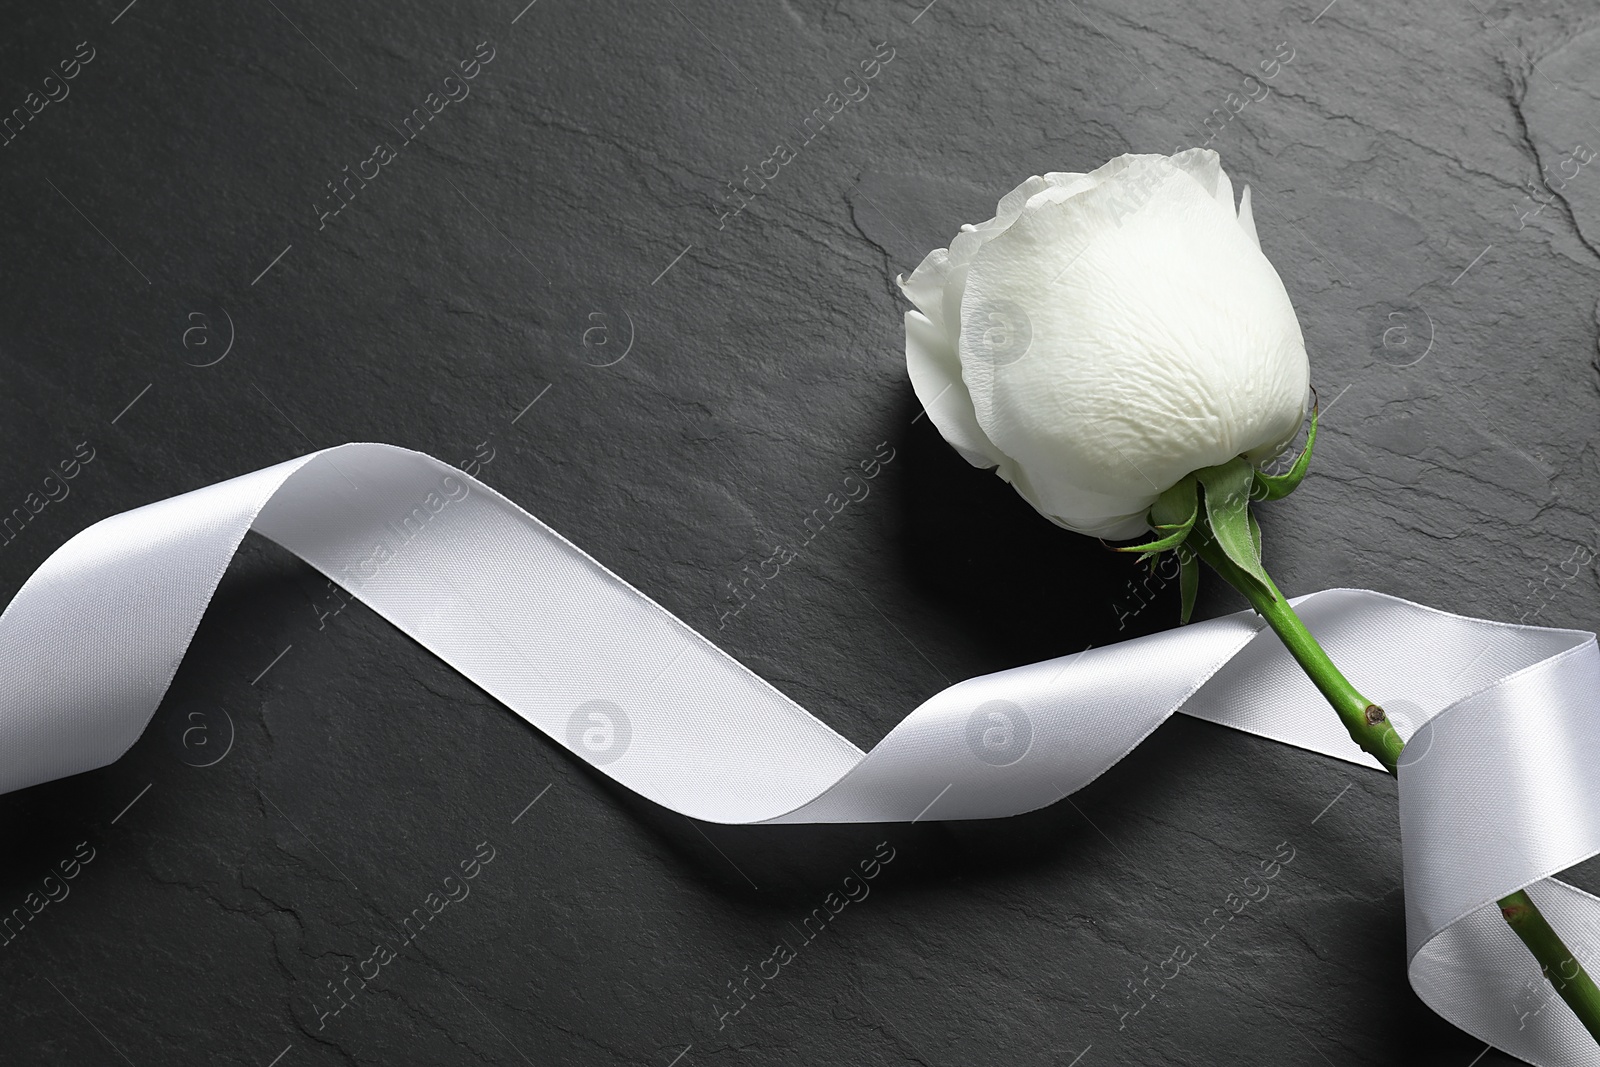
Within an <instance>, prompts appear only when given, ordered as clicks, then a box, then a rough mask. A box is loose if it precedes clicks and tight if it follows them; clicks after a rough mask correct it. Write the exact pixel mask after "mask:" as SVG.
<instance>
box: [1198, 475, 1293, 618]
mask: <svg viewBox="0 0 1600 1067" xmlns="http://www.w3.org/2000/svg"><path fill="white" fill-rule="evenodd" d="M1254 475H1255V469H1254V468H1253V467H1251V466H1250V463H1249V461H1248V460H1245V459H1243V458H1240V459H1233V460H1229V461H1228V462H1227V463H1223V464H1221V465H1220V466H1216V467H1205V468H1203V469H1201V470H1197V471H1195V472H1194V476H1195V477H1196V478H1197V479H1199V481H1200V484H1201V485H1202V486H1203V487H1204V488H1205V501H1206V523H1207V525H1208V526H1209V527H1210V528H1211V536H1212V538H1213V539H1214V540H1215V541H1216V544H1217V547H1218V548H1220V549H1221V550H1222V554H1223V555H1225V556H1227V557H1228V560H1229V562H1231V563H1232V564H1233V565H1234V566H1235V567H1238V568H1239V571H1240V573H1241V575H1242V576H1243V577H1244V578H1245V579H1247V580H1249V581H1251V582H1253V583H1255V585H1256V587H1257V588H1258V590H1259V591H1260V592H1261V593H1262V595H1264V596H1267V597H1272V596H1274V595H1275V594H1274V593H1273V591H1272V581H1271V579H1269V578H1268V577H1267V572H1266V571H1265V570H1263V569H1262V567H1261V552H1260V549H1259V548H1258V545H1257V535H1258V532H1259V531H1258V530H1252V529H1251V525H1252V523H1251V518H1252V516H1251V515H1250V490H1251V487H1252V486H1253V484H1254V482H1253V478H1254Z"/></svg>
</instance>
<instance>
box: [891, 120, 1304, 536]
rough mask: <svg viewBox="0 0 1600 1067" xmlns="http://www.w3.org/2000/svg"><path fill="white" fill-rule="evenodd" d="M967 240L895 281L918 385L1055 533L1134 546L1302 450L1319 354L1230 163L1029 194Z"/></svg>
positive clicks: (945, 421) (955, 433) (1038, 187)
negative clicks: (1178, 488) (1187, 480)
mask: <svg viewBox="0 0 1600 1067" xmlns="http://www.w3.org/2000/svg"><path fill="white" fill-rule="evenodd" d="M961 231H962V232H961V233H960V234H958V235H957V236H956V237H955V239H954V240H952V241H951V242H950V247H949V248H948V249H944V248H940V249H936V250H935V251H933V252H931V253H929V255H928V257H927V258H926V259H924V260H923V261H922V265H921V266H919V267H918V268H917V269H916V270H915V271H913V272H912V274H911V276H910V277H909V278H903V279H901V280H900V285H901V288H902V289H903V290H904V291H905V294H906V296H907V297H909V298H910V300H911V302H912V303H913V304H915V305H916V306H917V310H916V311H910V312H907V313H906V366H907V369H908V370H909V371H910V374H911V384H912V387H913V388H914V389H915V390H916V393H917V397H918V399H919V400H921V401H922V404H923V406H924V407H925V408H926V409H927V412H928V417H929V418H930V419H932V420H933V424H934V425H935V426H937V427H938V428H939V432H940V433H942V434H943V435H944V437H945V439H946V440H947V441H949V442H950V443H951V444H952V445H953V446H955V449H956V451H958V452H960V453H961V455H962V456H964V457H965V458H966V459H967V460H968V461H969V462H970V463H972V464H973V465H974V466H978V467H996V468H997V471H996V473H998V474H999V475H1000V477H1002V478H1004V479H1005V480H1006V481H1008V482H1010V483H1011V484H1012V485H1013V486H1015V487H1016V490H1017V491H1018V492H1019V493H1021V494H1022V496H1023V497H1024V499H1026V500H1027V501H1028V503H1030V504H1032V505H1033V506H1034V507H1035V508H1037V509H1038V510H1039V511H1040V513H1042V514H1043V515H1045V516H1046V517H1047V518H1049V519H1050V520H1051V521H1053V522H1055V523H1056V524H1058V525H1060V526H1064V527H1066V528H1067V529H1069V530H1077V531H1078V532H1080V533H1086V534H1093V535H1096V536H1100V537H1106V538H1112V539H1117V538H1128V537H1135V536H1138V535H1139V534H1141V533H1143V532H1144V531H1146V530H1147V529H1149V523H1148V522H1147V520H1146V513H1147V511H1148V509H1149V507H1150V505H1151V504H1152V503H1154V502H1155V499H1156V497H1157V496H1158V495H1159V494H1160V493H1161V492H1162V491H1164V490H1166V489H1168V488H1170V487H1171V486H1172V485H1174V484H1176V483H1177V482H1178V481H1179V480H1181V479H1182V478H1183V477H1184V476H1185V475H1187V474H1189V473H1191V472H1193V471H1195V470H1198V469H1200V468H1202V467H1210V466H1214V465H1217V464H1221V463H1225V462H1227V461H1228V460H1231V459H1233V458H1235V457H1237V456H1243V457H1245V458H1246V459H1248V460H1249V461H1250V462H1252V463H1254V464H1257V465H1259V464H1260V463H1263V462H1265V461H1266V460H1268V459H1271V458H1272V457H1273V456H1275V455H1277V454H1278V453H1280V452H1281V451H1282V450H1283V448H1284V447H1285V446H1286V445H1287V444H1288V443H1289V442H1290V441H1292V440H1293V439H1294V437H1295V435H1296V433H1297V432H1298V430H1299V427H1300V424H1301V421H1302V420H1303V419H1304V417H1305V404H1306V392H1307V387H1308V383H1309V380H1310V373H1311V371H1310V365H1309V363H1308V361H1307V359H1306V349H1305V342H1304V340H1303V339H1302V338H1301V336H1300V324H1299V322H1298V321H1296V319H1295V314H1294V308H1293V307H1292V306H1291V305H1290V303H1289V296H1288V294H1287V293H1286V292H1285V291H1284V288H1283V282H1282V281H1281V280H1280V279H1279V277H1278V273H1277V271H1275V270H1273V268H1272V264H1271V263H1270V262H1268V261H1267V257H1266V256H1264V255H1262V253H1261V243H1260V241H1259V240H1258V239H1257V237H1256V228H1255V222H1254V221H1253V220H1252V218H1251V215H1250V189H1249V187H1248V186H1247V187H1246V188H1245V190H1244V196H1243V198H1242V201H1241V203H1240V205H1239V209H1238V211H1237V212H1235V210H1234V206H1233V184H1232V183H1231V182H1230V181H1229V180H1228V176H1227V174H1225V173H1223V170H1222V167H1221V164H1220V163H1219V162H1218V160H1217V154H1216V153H1215V152H1212V151H1210V150H1208V149H1190V150H1188V151H1186V152H1180V153H1179V154H1177V155H1175V156H1170V157H1168V156H1159V155H1126V156H1121V157H1119V158H1117V159H1113V160H1112V161H1111V162H1109V163H1107V164H1106V165H1105V166H1103V167H1101V168H1100V169H1099V170H1096V171H1094V172H1093V173H1091V174H1046V175H1045V176H1044V177H1042V178H1040V177H1033V178H1029V179H1028V180H1027V181H1025V182H1023V183H1022V184H1021V185H1020V186H1018V187H1017V188H1016V189H1014V190H1012V191H1011V192H1010V193H1008V194H1006V196H1005V197H1004V199H1002V200H1001V201H1000V205H999V208H998V209H997V211H996V214H995V217H994V218H992V219H990V220H989V221H988V222H985V223H981V224H979V225H977V226H963V227H962V228H961Z"/></svg>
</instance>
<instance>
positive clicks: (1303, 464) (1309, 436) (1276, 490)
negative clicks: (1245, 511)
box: [1253, 404, 1318, 500]
mask: <svg viewBox="0 0 1600 1067" xmlns="http://www.w3.org/2000/svg"><path fill="white" fill-rule="evenodd" d="M1317 410H1318V405H1315V404H1314V405H1312V407H1311V429H1310V430H1308V431H1307V432H1306V447H1305V448H1303V449H1301V451H1300V455H1299V456H1298V457H1297V458H1296V459H1295V461H1294V466H1292V467H1290V468H1289V469H1288V471H1287V472H1285V473H1283V474H1263V473H1262V472H1261V471H1256V472H1255V478H1254V480H1253V481H1254V484H1253V495H1254V496H1255V498H1256V499H1257V500H1282V499H1283V498H1284V497H1286V496H1288V495H1289V494H1290V493H1292V492H1294V491H1295V490H1296V489H1298V488H1300V483H1301V482H1302V481H1304V480H1305V477H1306V471H1307V470H1309V469H1310V468H1311V447H1312V446H1313V445H1315V444H1316V443H1317Z"/></svg>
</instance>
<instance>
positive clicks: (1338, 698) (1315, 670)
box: [1189, 527, 1600, 1042]
mask: <svg viewBox="0 0 1600 1067" xmlns="http://www.w3.org/2000/svg"><path fill="white" fill-rule="evenodd" d="M1189 546H1190V547H1191V548H1193V550H1194V551H1195V552H1196V553H1197V554H1198V555H1199V556H1200V558H1201V559H1203V560H1205V561H1206V563H1208V564H1210V565H1211V567H1212V569H1213V570H1215V571H1216V572H1217V573H1218V574H1220V575H1221V576H1222V577H1223V578H1224V579H1225V580H1226V581H1227V582H1228V584H1229V585H1231V586H1233V587H1234V588H1235V589H1237V590H1239V592H1241V593H1243V594H1244V597H1245V599H1246V600H1248V601H1250V606H1251V607H1253V608H1255V609H1256V612H1257V613H1258V614H1259V615H1260V616H1261V617H1262V618H1263V619H1265V620H1266V621H1267V625H1268V626H1270V627H1272V631H1273V633H1276V634H1277V635H1278V637H1279V638H1280V639H1281V640H1282V641H1283V644H1284V647H1286V648H1287V649H1288V650H1289V653H1290V655H1292V656H1294V658H1295V661H1296V662H1298V663H1299V664H1300V667H1301V669H1302V670H1304V671H1305V672H1306V675H1307V677H1309V678H1310V679H1311V681H1312V683H1313V684H1315V685H1316V687H1317V689H1318V690H1320V691H1321V693H1322V695H1323V696H1324V697H1326V698H1327V700H1328V703H1329V704H1331V705H1332V706H1333V710H1334V711H1335V712H1337V713H1338V715H1339V719H1340V721H1342V722H1343V723H1344V725H1345V729H1347V730H1349V731H1350V737H1351V738H1352V739H1353V740H1354V741H1355V743H1356V744H1358V745H1360V746H1361V748H1362V749H1363V750H1364V751H1366V752H1369V753H1371V754H1372V755H1373V756H1374V757H1376V758H1377V760H1378V762H1379V763H1382V764H1383V766H1384V767H1385V768H1386V769H1387V770H1388V771H1389V773H1390V774H1395V775H1398V772H1397V771H1396V767H1397V766H1398V763H1399V759H1400V751H1401V749H1403V748H1404V747H1405V742H1404V741H1403V740H1401V738H1400V735H1399V734H1398V733H1396V732H1395V729H1394V724H1393V723H1391V722H1390V721H1389V717H1388V716H1387V715H1385V714H1384V711H1383V709H1382V708H1381V707H1379V706H1378V705H1377V704H1374V703H1373V702H1372V701H1370V700H1368V699H1367V698H1366V697H1364V696H1362V695H1361V693H1360V691H1358V690H1357V689H1356V687H1355V686H1354V685H1351V684H1350V681H1349V679H1347V678H1346V677H1345V676H1344V675H1343V674H1342V673H1340V671H1339V668H1338V667H1336V666H1334V663H1333V660H1331V659H1329V658H1328V654H1327V653H1326V652H1324V651H1323V650H1322V646H1321V645H1319V644H1317V640H1316V638H1314V637H1312V636H1311V631H1310V630H1308V629H1306V625H1305V623H1304V622H1302V621H1301V620H1300V616H1299V615H1297V614H1295V611H1294V608H1292V607H1290V606H1289V602H1288V600H1287V599H1286V598H1285V597H1284V595H1283V594H1282V593H1281V592H1279V590H1278V587H1277V585H1276V584H1274V583H1273V582H1272V580H1271V579H1270V578H1268V579H1267V583H1266V584H1267V589H1266V590H1263V589H1262V588H1261V587H1260V586H1259V585H1258V584H1257V583H1256V581H1254V580H1253V579H1252V578H1250V576H1248V575H1246V574H1244V572H1242V571H1241V570H1240V569H1239V567H1238V566H1237V565H1236V564H1235V563H1234V562H1233V561H1232V560H1230V559H1228V557H1227V555H1226V554H1224V553H1223V551H1222V550H1221V548H1220V547H1218V545H1217V543H1216V541H1215V540H1213V539H1212V537H1211V532H1210V530H1208V529H1201V528H1198V527H1197V528H1196V529H1195V531H1194V535H1193V536H1192V537H1190V539H1189ZM1263 573H1265V572H1263ZM1499 904H1500V914H1501V915H1502V916H1503V917H1504V918H1505V920H1506V923H1507V924H1508V925H1509V926H1510V927H1511V929H1512V930H1513V931H1515V932H1516V935H1517V936H1518V937H1519V938H1521V939H1522V943H1523V944H1524V945H1526V946H1528V951H1529V952H1531V953H1533V958H1534V959H1535V960H1537V961H1538V962H1539V969H1540V971H1541V972H1542V973H1543V974H1544V976H1545V979H1546V980H1547V981H1549V983H1550V984H1551V985H1552V986H1554V987H1555V990H1556V992H1557V993H1558V994H1560V996H1561V999H1562V1000H1564V1001H1566V1003H1567V1006H1568V1007H1569V1008H1571V1009H1572V1011H1573V1014H1575V1015H1576V1016H1577V1017H1578V1021H1579V1022H1581V1023H1583V1025H1584V1028H1585V1029H1587V1030H1588V1031H1589V1036H1590V1037H1592V1038H1594V1039H1595V1041H1596V1042H1600V987H1596V985H1595V982H1594V979H1593V978H1591V977H1589V974H1588V972H1587V971H1585V970H1584V969H1583V964H1581V963H1579V962H1578V958H1577V956H1576V955H1574V954H1573V952H1572V950H1571V949H1569V948H1568V947H1567V945H1566V943H1565V942H1564V941H1562V940H1561V935H1560V934H1558V933H1556V931H1555V928H1554V927H1552V926H1551V925H1550V923H1549V921H1548V920H1547V919H1546V918H1545V917H1544V914H1543V913H1542V912H1540V911H1539V908H1538V906H1537V905H1535V904H1534V902H1533V899H1532V898H1531V897H1529V896H1528V894H1527V891H1526V890H1521V889H1519V890H1517V891H1516V892H1515V893H1512V894H1510V895H1509V896H1506V897H1502V898H1501V899H1500V901H1499Z"/></svg>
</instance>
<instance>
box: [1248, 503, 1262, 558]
mask: <svg viewBox="0 0 1600 1067" xmlns="http://www.w3.org/2000/svg"><path fill="white" fill-rule="evenodd" d="M1250 540H1251V542H1252V543H1253V544H1254V545H1255V546H1256V559H1257V560H1258V561H1260V560H1261V524H1260V523H1259V522H1257V521H1256V513H1255V512H1253V511H1252V512H1250Z"/></svg>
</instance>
